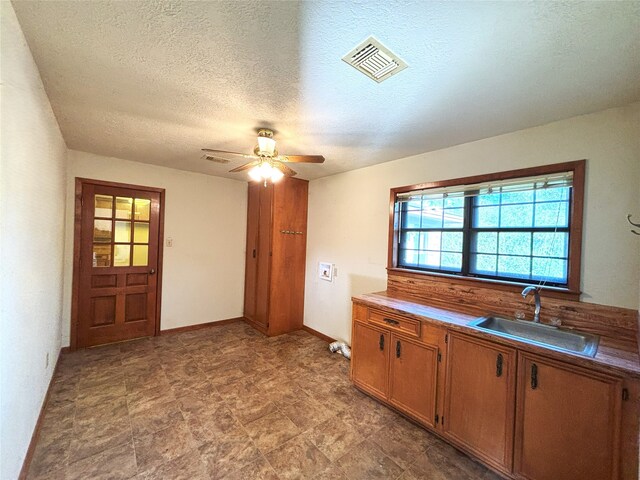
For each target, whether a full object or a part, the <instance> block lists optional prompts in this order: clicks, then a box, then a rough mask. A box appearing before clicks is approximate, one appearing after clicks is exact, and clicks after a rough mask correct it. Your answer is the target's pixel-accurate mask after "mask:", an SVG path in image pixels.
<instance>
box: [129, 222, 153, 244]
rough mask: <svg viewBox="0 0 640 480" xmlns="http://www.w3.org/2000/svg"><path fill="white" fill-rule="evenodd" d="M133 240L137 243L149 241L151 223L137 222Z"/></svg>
mask: <svg viewBox="0 0 640 480" xmlns="http://www.w3.org/2000/svg"><path fill="white" fill-rule="evenodd" d="M133 241H134V242H135V243H149V224H148V223H140V222H136V228H135V229H134V231H133Z"/></svg>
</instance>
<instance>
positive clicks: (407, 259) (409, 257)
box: [400, 250, 418, 267]
mask: <svg viewBox="0 0 640 480" xmlns="http://www.w3.org/2000/svg"><path fill="white" fill-rule="evenodd" d="M400 264H401V265H405V266H414V267H415V266H418V250H400Z"/></svg>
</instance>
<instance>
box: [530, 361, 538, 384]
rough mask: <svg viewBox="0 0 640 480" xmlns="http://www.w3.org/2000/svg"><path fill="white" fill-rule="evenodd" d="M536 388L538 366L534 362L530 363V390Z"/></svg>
mask: <svg viewBox="0 0 640 480" xmlns="http://www.w3.org/2000/svg"><path fill="white" fill-rule="evenodd" d="M536 388H538V366H537V365H536V364H535V363H532V364H531V390H535V389H536Z"/></svg>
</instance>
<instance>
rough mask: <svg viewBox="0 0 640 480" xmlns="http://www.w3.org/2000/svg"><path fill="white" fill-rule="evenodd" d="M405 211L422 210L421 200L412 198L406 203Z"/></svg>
mask: <svg viewBox="0 0 640 480" xmlns="http://www.w3.org/2000/svg"><path fill="white" fill-rule="evenodd" d="M406 205H407V207H406V209H407V210H422V199H421V198H413V199H411V200H409V201H408V202H407V203H406Z"/></svg>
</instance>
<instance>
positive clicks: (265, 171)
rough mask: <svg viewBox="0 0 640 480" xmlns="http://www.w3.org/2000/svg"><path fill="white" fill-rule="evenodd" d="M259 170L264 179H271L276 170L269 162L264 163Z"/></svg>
mask: <svg viewBox="0 0 640 480" xmlns="http://www.w3.org/2000/svg"><path fill="white" fill-rule="evenodd" d="M258 168H259V169H260V175H261V176H262V178H264V179H267V178H270V177H271V174H272V173H273V170H274V168H273V167H272V166H271V164H270V163H269V162H262V163H261V164H260V166H259V167H258Z"/></svg>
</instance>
